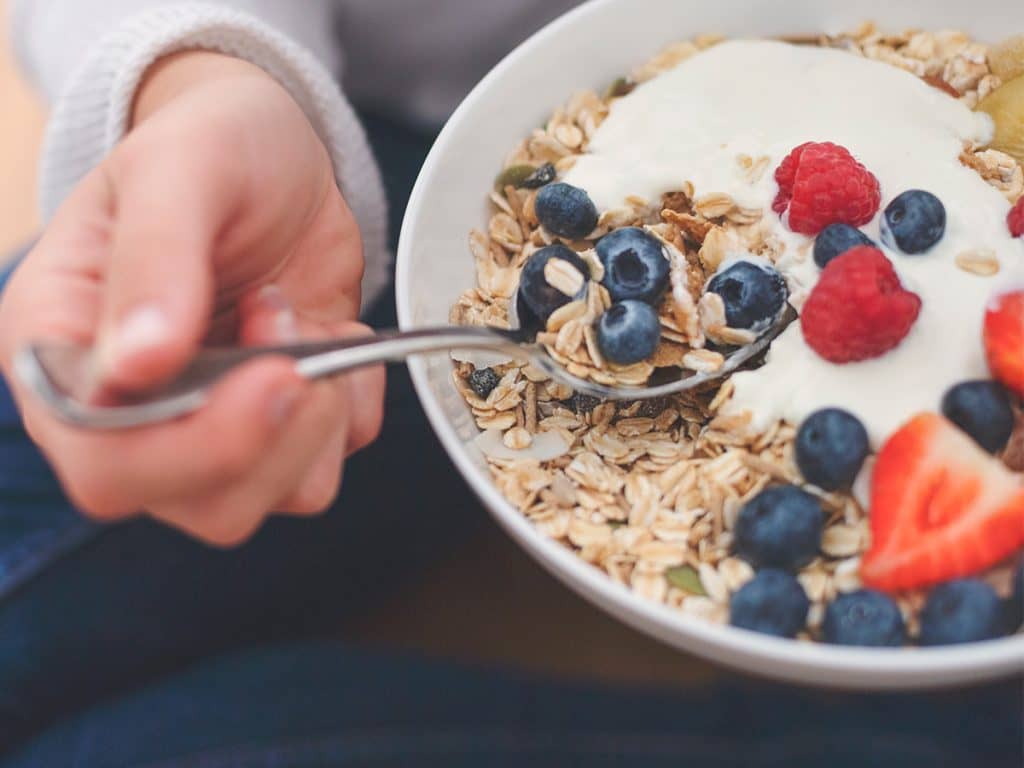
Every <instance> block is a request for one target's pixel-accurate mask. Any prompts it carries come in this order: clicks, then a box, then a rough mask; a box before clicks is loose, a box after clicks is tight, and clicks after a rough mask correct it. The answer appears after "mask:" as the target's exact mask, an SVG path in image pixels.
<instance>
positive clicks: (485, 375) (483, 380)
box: [468, 368, 501, 400]
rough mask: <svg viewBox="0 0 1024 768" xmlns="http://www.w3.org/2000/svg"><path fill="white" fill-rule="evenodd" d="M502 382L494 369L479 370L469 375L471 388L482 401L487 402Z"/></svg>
mask: <svg viewBox="0 0 1024 768" xmlns="http://www.w3.org/2000/svg"><path fill="white" fill-rule="evenodd" d="M500 381H501V377H500V376H499V375H498V374H496V373H495V372H494V369H493V368H477V369H476V370H475V371H473V372H472V373H471V374H469V378H468V382H469V388H470V389H472V390H473V392H474V393H476V396H477V397H479V398H480V399H481V400H486V399H487V396H488V395H489V394H491V392H493V391H494V388H495V387H496V386H498V383H499V382H500Z"/></svg>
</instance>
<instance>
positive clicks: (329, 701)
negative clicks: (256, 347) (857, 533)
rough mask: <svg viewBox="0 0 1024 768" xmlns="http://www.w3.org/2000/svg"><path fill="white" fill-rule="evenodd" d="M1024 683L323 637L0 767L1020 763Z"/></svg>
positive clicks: (224, 661)
mask: <svg viewBox="0 0 1024 768" xmlns="http://www.w3.org/2000/svg"><path fill="white" fill-rule="evenodd" d="M1020 693H1021V690H1020V687H1019V684H1015V683H1012V682H1010V683H1003V684H997V685H990V686H987V687H985V688H980V689H973V690H972V689H968V690H963V691H958V692H955V693H954V692H950V693H942V694H921V695H908V694H884V695H863V694H860V695H855V694H849V695H843V694H830V693H822V692H814V691H802V690H799V689H794V688H786V687H783V686H778V685H771V684H767V683H755V682H746V683H731V684H727V685H720V686H717V687H714V688H709V689H705V690H701V691H674V692H673V691H665V690H662V691H654V690H643V689H636V688H625V687H606V686H595V685H582V684H572V685H569V684H558V683H554V682H550V681H547V682H545V681H539V680H536V679H531V678H528V677H524V676H520V675H515V674H511V673H508V672H497V671H485V670H481V669H475V668H471V667H466V666H459V665H455V664H449V663H441V662H427V661H422V660H416V659H413V658H409V657H398V656H384V655H379V654H372V653H365V652H358V651H354V650H352V649H349V648H346V647H344V646H341V645H338V644H331V643H319V644H306V645H296V646H291V647H282V648H277V649H267V650H258V651H249V652H245V653H241V654H235V655H232V656H228V657H224V658H220V659H214V660H210V661H207V662H204V663H202V664H200V665H198V666H196V667H194V668H192V669H190V670H189V671H187V672H185V673H183V674H180V675H177V676H175V677H173V678H171V679H168V680H166V681H163V682H160V683H158V684H154V685H153V686H151V687H149V688H147V689H145V690H142V691H139V692H136V693H133V694H131V695H129V696H126V697H124V698H121V699H119V700H116V701H113V702H111V703H109V704H106V705H103V706H101V707H98V708H96V709H94V710H93V711H91V712H89V713H87V714H85V715H82V716H80V717H78V718H75V719H72V720H70V721H68V722H66V723H63V724H61V725H60V726H58V727H56V728H54V729H53V730H52V731H50V732H48V733H46V734H44V735H43V736H42V737H41V738H40V739H39V740H38V741H37V742H36V743H34V744H31V745H28V746H27V747H25V748H24V749H23V750H21V751H20V752H19V753H18V754H17V755H15V756H13V757H11V758H10V760H9V762H7V763H4V764H3V765H4V768H35V767H37V766H38V767H39V768H42V767H43V766H47V767H49V766H56V765H72V764H73V765H78V766H82V767H83V768H106V767H107V766H110V767H111V768H112V767H113V766H117V767H118V768H131V767H133V766H148V768H157V767H158V766H159V767H161V768H162V767H165V766H166V767H167V768H169V766H172V765H173V766H186V765H197V766H198V765H202V766H204V767H205V768H220V767H221V766H224V767H226V766H289V768H312V767H313V766H344V765H359V766H362V765H388V766H410V767H411V768H417V767H418V766H435V765H444V766H450V767H454V768H458V767H459V766H467V767H469V766H473V767H474V768H475V767H476V766H480V765H487V766H494V767H495V768H502V767H504V766H509V767H511V766H522V765H535V766H560V767H561V766H574V765H586V766H588V768H594V767H595V766H644V768H656V767H657V766H669V765H671V766H677V765H684V764H685V765H688V766H694V768H700V767H701V766H739V765H742V766H765V767H774V766H780V768H781V767H782V766H785V767H786V768H800V767H801V766H819V765H828V766H830V767H831V768H855V767H856V768H860V766H863V765H865V764H868V763H870V764H871V765H872V766H876V767H877V768H889V767H890V766H892V767H893V768H895V767H896V766H900V768H902V766H907V765H943V766H951V767H952V768H961V766H962V767H963V768H968V766H970V767H972V768H973V766H977V765H985V766H987V767H988V768H1004V766H1005V768H1016V766H1018V765H1019V764H1020V758H1021V751H1020V750H1021V746H1020V745H1021V722H1022V711H1021V697H1020Z"/></svg>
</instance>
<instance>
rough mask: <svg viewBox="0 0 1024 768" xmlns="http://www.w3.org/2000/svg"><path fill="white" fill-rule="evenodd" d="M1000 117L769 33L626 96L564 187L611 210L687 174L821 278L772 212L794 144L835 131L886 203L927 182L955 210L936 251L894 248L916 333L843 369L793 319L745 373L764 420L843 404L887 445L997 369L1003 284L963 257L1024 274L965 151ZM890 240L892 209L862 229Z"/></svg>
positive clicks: (1003, 210) (740, 379)
mask: <svg viewBox="0 0 1024 768" xmlns="http://www.w3.org/2000/svg"><path fill="white" fill-rule="evenodd" d="M991 133H992V125H991V120H990V119H989V118H988V117H987V116H986V115H983V114H980V113H974V112H972V111H971V110H969V109H968V108H967V107H965V106H964V105H962V104H960V103H959V102H958V101H956V100H954V99H952V98H950V97H949V96H947V95H946V94H944V93H943V92H941V91H939V90H938V89H936V88H933V87H932V86H929V85H927V84H926V83H924V82H922V81H921V80H920V79H918V78H917V77H915V76H913V75H911V74H909V73H907V72H904V71H902V70H899V69H897V68H895V67H893V66H891V65H888V64H883V63H880V62H874V61H870V60H867V59H864V58H861V57H858V56H854V55H851V54H849V53H846V52H842V51H836V50H828V49H822V48H814V47H806V46H794V45H787V44H784V43H778V42H770V41H735V42H729V43H723V44H720V45H717V46H715V47H713V48H711V49H710V50H708V51H705V52H703V53H701V54H698V55H697V56H694V57H693V58H691V59H688V60H687V61H684V62H683V63H681V64H680V65H679V66H677V67H676V68H675V69H673V70H671V71H669V72H666V73H665V74H663V75H661V76H659V77H657V78H655V79H654V80H652V81H650V82H647V83H645V84H643V85H641V86H640V87H638V88H637V89H636V90H635V91H633V93H631V94H630V95H629V96H627V97H624V98H622V99H619V100H617V101H616V102H615V103H614V104H613V106H612V109H611V114H610V115H609V117H608V119H607V120H606V121H605V122H604V124H603V125H602V126H601V128H600V129H599V130H598V132H597V134H596V135H595V136H594V139H593V141H592V143H591V145H590V150H589V154H588V155H586V156H585V157H582V158H580V160H579V161H578V162H577V164H576V166H575V167H574V168H573V169H572V170H571V171H570V172H569V174H568V176H567V181H568V182H569V183H570V184H575V185H577V186H580V187H582V188H584V189H586V190H587V191H588V192H589V193H590V195H591V197H592V198H593V199H594V202H595V203H596V204H597V205H598V207H599V208H602V209H607V208H612V207H617V206H619V205H621V204H622V202H623V200H624V199H625V198H626V197H627V196H628V195H641V196H643V197H646V198H648V199H652V200H655V199H657V198H658V197H659V196H660V195H661V194H663V193H665V192H668V191H671V190H674V189H679V188H680V187H681V186H682V184H683V182H684V181H690V182H691V183H692V184H693V185H694V189H695V191H696V194H697V195H698V196H699V195H703V194H708V193H712V192H724V193H727V194H729V195H731V196H732V197H733V198H734V199H736V200H737V201H738V202H739V203H740V204H742V205H744V206H751V207H754V206H759V207H762V208H764V209H765V211H767V214H766V215H767V217H768V218H769V219H770V220H771V221H772V222H774V226H775V227H776V230H777V234H778V235H779V236H780V237H781V238H782V240H783V241H784V242H785V243H786V246H787V251H786V254H785V255H784V257H783V258H782V259H780V261H779V264H778V266H779V267H780V269H781V270H782V271H783V273H784V274H786V276H787V278H788V279H789V280H790V282H791V283H793V284H795V285H796V286H802V287H804V288H808V289H809V288H810V287H811V286H812V285H813V283H814V282H816V280H817V274H818V269H817V267H816V266H815V265H814V263H813V261H812V260H811V259H810V256H809V248H808V246H809V240H808V238H805V237H803V236H802V235H798V234H794V233H792V232H789V231H788V230H787V229H786V228H785V226H784V225H783V224H782V222H781V221H779V219H778V217H777V216H775V214H773V213H772V212H771V210H770V209H771V202H772V200H773V199H774V197H775V194H776V192H777V186H776V184H775V180H774V177H773V170H774V169H775V168H776V167H777V166H778V164H779V163H780V162H781V161H782V159H783V158H784V157H785V156H786V155H787V154H788V153H789V152H790V151H791V150H792V149H793V148H794V147H796V146H797V145H799V144H802V143H804V142H806V141H833V142H836V143H837V144H841V145H843V146H844V147H846V148H847V149H849V150H850V151H851V152H852V153H853V154H854V156H856V157H857V159H858V160H860V161H861V162H862V163H864V165H866V166H867V168H868V169H869V170H870V171H871V172H872V173H874V174H875V176H877V177H878V180H879V182H880V183H881V187H882V207H883V209H884V207H885V205H886V204H887V203H888V202H889V201H890V200H892V199H893V198H894V197H896V195H898V194H899V193H901V192H903V191H905V190H907V189H911V188H920V189H926V190H928V191H930V192H932V193H934V194H935V195H937V196H938V197H939V199H941V200H942V202H943V203H944V204H945V206H946V212H947V217H948V221H947V229H946V235H945V237H944V238H943V240H942V241H941V242H940V243H939V244H938V245H937V246H936V247H935V248H933V249H932V250H931V251H929V252H928V253H927V254H924V255H921V256H904V255H902V254H899V253H896V252H893V251H890V250H886V254H887V255H888V256H889V258H890V259H892V261H893V263H894V264H895V266H896V270H897V272H898V273H899V275H900V278H901V279H902V281H903V283H904V285H905V286H906V287H907V288H908V289H910V290H913V291H914V292H916V293H917V294H918V295H919V296H920V297H921V299H922V302H923V304H922V309H921V314H920V317H919V318H918V320H917V322H916V323H915V325H914V327H913V329H912V330H911V332H910V334H909V335H908V336H907V338H906V339H904V340H903V342H902V343H901V344H900V346H899V347H897V348H896V349H895V350H893V351H891V352H889V353H887V354H886V355H884V356H883V357H880V358H876V359H874V360H868V361H864V362H860V363H850V364H846V365H836V364H834V363H830V362H828V361H826V360H824V359H822V358H821V357H819V356H818V355H817V354H816V353H815V352H814V351H813V350H811V349H810V347H808V346H807V344H806V343H805V342H804V339H803V335H802V333H801V329H800V327H799V323H794V324H793V325H792V326H791V327H790V328H789V329H788V330H787V331H786V332H785V333H784V334H783V335H782V336H781V337H780V338H779V339H777V340H776V341H775V342H774V343H773V345H772V348H771V351H770V353H769V355H768V358H767V361H766V363H765V365H764V366H763V367H761V368H760V369H758V370H756V371H750V372H744V373H740V374H736V375H734V376H733V381H734V382H735V384H736V394H735V396H734V398H733V400H732V403H731V405H730V406H729V407H730V408H733V409H736V410H748V411H750V412H751V413H752V414H753V415H754V419H755V426H757V427H760V428H766V427H767V426H769V425H770V424H771V423H772V422H773V421H774V420H776V419H779V418H782V419H785V420H787V421H789V422H792V423H794V424H798V423H800V422H801V421H802V420H803V419H804V418H805V417H806V416H807V415H808V414H810V413H811V412H813V411H815V410H817V409H819V408H823V407H827V406H839V407H843V408H846V409H847V410H850V411H852V412H853V413H855V414H857V416H859V417H860V418H861V420H862V421H863V422H864V424H865V426H866V427H867V430H868V433H869V434H870V436H871V439H872V442H873V443H874V444H875V445H876V446H877V445H878V444H879V443H880V442H882V441H883V440H884V439H885V437H886V436H887V435H889V434H891V433H892V432H893V431H894V430H896V429H897V428H898V427H899V426H900V425H901V424H903V423H904V422H906V421H907V420H908V419H910V418H911V417H912V416H913V415H914V414H916V413H918V412H920V411H928V410H930V411H934V410H936V409H938V407H939V403H940V401H941V398H942V395H943V393H944V392H945V391H946V390H947V389H948V388H949V387H950V386H951V385H953V384H955V383H957V382H959V381H962V380H964V379H969V378H977V377H985V376H987V375H988V369H987V366H986V364H985V357H984V351H983V349H982V343H981V334H982V320H983V316H984V307H985V304H986V301H987V299H988V297H989V295H990V293H991V292H992V289H993V287H994V286H995V285H996V280H994V279H993V278H985V277H978V276H974V275H971V274H968V273H966V272H964V271H962V270H960V269H959V268H958V267H957V266H956V265H955V263H954V259H955V258H956V256H957V254H959V253H961V252H963V251H967V250H970V249H977V248H989V249H991V250H993V251H994V252H995V253H996V255H997V258H998V259H999V261H1000V263H1001V273H1002V274H1001V276H1000V282H1002V280H1005V279H1006V278H1007V276H1008V273H1011V272H1021V273H1024V240H1015V239H1013V238H1012V237H1011V236H1010V234H1009V231H1008V228H1007V226H1006V215H1007V213H1008V211H1009V209H1010V204H1009V203H1008V202H1007V200H1006V199H1005V198H1004V197H1003V196H1002V195H1001V194H1000V193H999V192H998V191H997V190H995V189H993V188H992V187H991V186H989V185H988V184H987V183H985V182H984V181H983V180H982V179H981V178H980V177H979V176H978V175H977V174H976V173H975V172H974V171H972V170H970V169H968V168H965V167H964V166H963V165H961V163H960V162H959V160H958V157H959V155H960V152H961V150H962V146H963V142H964V141H965V140H970V141H977V142H981V143H984V142H987V141H988V140H989V139H990V138H991ZM739 154H746V155H749V156H751V157H753V158H757V157H760V156H763V155H767V156H769V157H770V158H771V164H770V166H769V168H770V170H769V171H768V172H767V173H765V175H764V177H763V178H762V179H761V180H760V181H759V182H758V183H756V184H750V183H749V182H748V181H746V180H745V178H744V176H743V174H742V172H741V169H740V167H739V165H738V164H737V160H736V158H737V155H739ZM864 230H865V231H866V232H867V233H868V235H869V236H871V237H872V238H873V239H875V241H876V242H880V241H879V218H878V217H876V218H875V220H874V221H873V222H871V223H870V224H869V225H868V226H866V227H864Z"/></svg>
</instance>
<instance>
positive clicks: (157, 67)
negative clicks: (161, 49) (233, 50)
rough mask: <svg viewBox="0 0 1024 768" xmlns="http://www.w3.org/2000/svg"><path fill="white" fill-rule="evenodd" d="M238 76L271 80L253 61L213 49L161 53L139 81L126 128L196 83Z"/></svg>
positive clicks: (156, 110)
mask: <svg viewBox="0 0 1024 768" xmlns="http://www.w3.org/2000/svg"><path fill="white" fill-rule="evenodd" d="M239 78H260V79H272V78H271V77H270V75H269V74H268V73H267V72H265V71H264V70H262V69H260V68H259V67H257V66H256V65H255V64H251V63H249V62H248V61H245V60H243V59H238V58H235V57H234V56H228V55H225V54H221V53H215V52H213V51H204V50H194V51H181V52H178V53H173V54H170V55H168V56H164V57H163V58H161V59H159V60H158V61H156V62H154V63H153V65H152V66H151V67H150V68H149V69H148V70H147V71H146V74H145V75H144V76H143V78H142V82H141V83H140V84H139V88H138V90H137V91H136V93H135V100H134V102H133V104H132V113H131V122H130V125H129V128H131V127H134V126H136V125H138V124H139V123H141V122H143V121H145V120H146V119H148V118H149V117H151V116H152V115H153V114H155V113H156V112H159V111H160V109H161V108H163V107H164V106H166V105H167V104H169V103H171V102H172V101H174V100H175V99H176V98H178V97H179V96H181V95H182V94H183V93H186V92H188V91H189V90H191V89H193V88H195V87H197V86H200V85H207V84H209V83H211V82H215V81H218V80H234V79H239Z"/></svg>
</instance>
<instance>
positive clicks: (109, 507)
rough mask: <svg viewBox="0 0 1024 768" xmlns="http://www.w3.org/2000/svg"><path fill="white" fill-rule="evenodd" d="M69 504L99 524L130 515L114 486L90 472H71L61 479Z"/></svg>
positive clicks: (130, 510) (125, 502) (129, 508)
mask: <svg viewBox="0 0 1024 768" xmlns="http://www.w3.org/2000/svg"><path fill="white" fill-rule="evenodd" d="M61 479H62V482H63V485H64V490H65V491H66V492H67V495H68V498H69V499H70V500H71V503H72V504H73V505H74V506H75V508H76V509H78V510H79V511H80V512H82V513H83V514H84V515H86V516H87V517H91V518H92V519H94V520H99V521H101V522H105V521H110V520H117V519H119V518H122V517H127V516H128V515H129V514H131V513H132V509H131V507H130V506H129V505H128V504H127V501H126V499H124V498H123V497H122V494H121V493H120V491H119V490H118V489H117V488H116V486H113V485H111V484H110V483H108V482H106V480H105V479H104V478H102V477H100V476H97V475H96V474H94V473H91V472H71V473H67V474H64V475H63V477H62V478H61Z"/></svg>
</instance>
